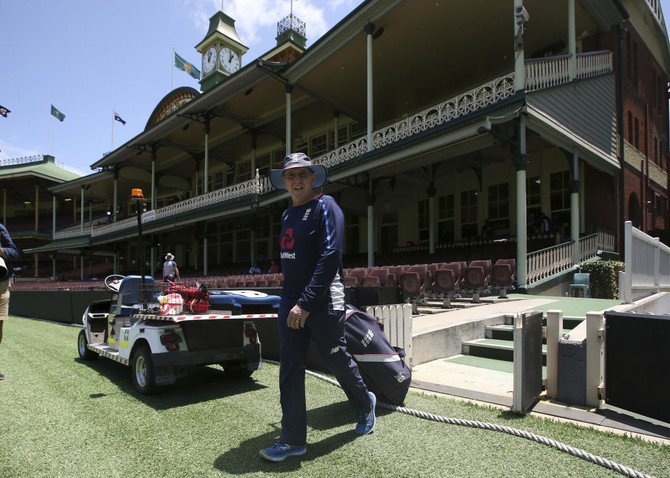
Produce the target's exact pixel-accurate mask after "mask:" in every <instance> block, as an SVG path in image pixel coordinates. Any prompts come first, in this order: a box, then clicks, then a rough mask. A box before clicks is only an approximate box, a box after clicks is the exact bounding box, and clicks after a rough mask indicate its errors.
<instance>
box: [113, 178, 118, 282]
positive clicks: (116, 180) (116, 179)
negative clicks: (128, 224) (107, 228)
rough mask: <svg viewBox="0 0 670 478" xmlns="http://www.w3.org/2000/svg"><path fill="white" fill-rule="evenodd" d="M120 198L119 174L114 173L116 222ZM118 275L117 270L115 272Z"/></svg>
mask: <svg viewBox="0 0 670 478" xmlns="http://www.w3.org/2000/svg"><path fill="white" fill-rule="evenodd" d="M118 197H119V173H114V205H113V206H112V207H113V208H114V210H113V211H112V219H113V220H114V222H116V209H117V207H118ZM114 273H115V274H116V273H117V272H116V270H115V271H114Z"/></svg>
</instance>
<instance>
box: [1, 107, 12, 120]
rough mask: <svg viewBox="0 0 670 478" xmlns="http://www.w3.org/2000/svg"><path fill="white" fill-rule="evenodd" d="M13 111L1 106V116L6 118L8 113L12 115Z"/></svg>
mask: <svg viewBox="0 0 670 478" xmlns="http://www.w3.org/2000/svg"><path fill="white" fill-rule="evenodd" d="M11 112H12V110H10V109H9V108H5V107H4V106H2V105H0V115H2V116H4V117H5V118H6V117H7V113H11Z"/></svg>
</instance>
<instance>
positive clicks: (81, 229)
mask: <svg viewBox="0 0 670 478" xmlns="http://www.w3.org/2000/svg"><path fill="white" fill-rule="evenodd" d="M79 206H80V207H79V209H80V211H79V218H80V220H79V222H80V225H79V230H80V231H81V232H82V233H83V232H84V186H82V187H81V199H80V204H79ZM82 274H83V271H82Z"/></svg>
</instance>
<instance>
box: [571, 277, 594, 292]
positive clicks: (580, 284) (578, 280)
mask: <svg viewBox="0 0 670 478" xmlns="http://www.w3.org/2000/svg"><path fill="white" fill-rule="evenodd" d="M578 290H581V291H582V294H581V296H582V297H589V296H590V290H589V274H588V273H587V272H578V273H576V274H575V275H574V277H573V279H572V284H570V297H576V296H575V292H577V291H578Z"/></svg>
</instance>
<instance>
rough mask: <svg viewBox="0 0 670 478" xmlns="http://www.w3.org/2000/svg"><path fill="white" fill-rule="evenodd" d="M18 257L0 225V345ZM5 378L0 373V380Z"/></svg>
mask: <svg viewBox="0 0 670 478" xmlns="http://www.w3.org/2000/svg"><path fill="white" fill-rule="evenodd" d="M18 256H19V250H18V249H17V248H16V246H15V245H14V242H13V241H12V238H11V237H10V236H9V232H7V228H5V225H4V224H2V223H0V258H1V259H2V261H0V343H2V326H3V324H4V323H5V320H7V318H8V317H9V289H10V287H11V284H10V279H11V277H12V276H13V275H14V268H13V267H12V264H11V262H12V261H13V260H14V259H16V258H17V257H18ZM4 379H5V376H4V375H3V374H2V373H0V380H4Z"/></svg>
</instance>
